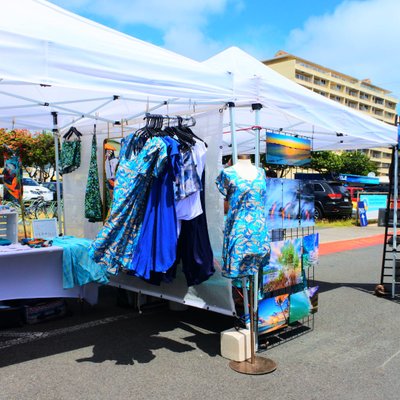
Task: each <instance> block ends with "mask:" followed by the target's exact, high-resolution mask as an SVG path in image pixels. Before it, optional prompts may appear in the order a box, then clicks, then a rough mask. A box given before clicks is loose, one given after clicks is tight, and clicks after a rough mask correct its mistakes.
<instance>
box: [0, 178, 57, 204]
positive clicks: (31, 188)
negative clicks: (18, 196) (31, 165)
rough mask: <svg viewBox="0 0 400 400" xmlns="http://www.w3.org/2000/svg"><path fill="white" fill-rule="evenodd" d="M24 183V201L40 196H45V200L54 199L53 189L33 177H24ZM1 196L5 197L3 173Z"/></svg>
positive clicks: (0, 186)
mask: <svg viewBox="0 0 400 400" xmlns="http://www.w3.org/2000/svg"><path fill="white" fill-rule="evenodd" d="M22 185H23V192H24V194H23V199H24V201H30V200H35V199H37V198H38V197H40V196H41V197H43V199H44V200H45V201H52V200H53V193H52V191H51V190H49V189H47V188H45V187H44V186H42V185H39V183H38V182H36V181H35V180H34V179H32V178H22ZM0 197H1V198H4V187H3V175H0Z"/></svg>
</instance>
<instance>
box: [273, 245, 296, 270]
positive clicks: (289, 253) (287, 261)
mask: <svg viewBox="0 0 400 400" xmlns="http://www.w3.org/2000/svg"><path fill="white" fill-rule="evenodd" d="M278 262H279V264H281V265H292V266H293V267H297V266H298V265H299V262H300V258H299V256H298V254H297V252H296V249H295V247H294V244H293V243H292V242H289V243H287V244H286V245H285V246H283V247H282V252H281V254H280V256H279V257H278Z"/></svg>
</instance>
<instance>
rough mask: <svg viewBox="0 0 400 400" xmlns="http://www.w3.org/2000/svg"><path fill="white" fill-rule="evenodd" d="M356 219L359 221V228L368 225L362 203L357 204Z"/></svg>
mask: <svg viewBox="0 0 400 400" xmlns="http://www.w3.org/2000/svg"><path fill="white" fill-rule="evenodd" d="M358 219H359V221H360V226H367V225H368V218H367V210H366V209H365V204H364V202H363V201H359V202H358Z"/></svg>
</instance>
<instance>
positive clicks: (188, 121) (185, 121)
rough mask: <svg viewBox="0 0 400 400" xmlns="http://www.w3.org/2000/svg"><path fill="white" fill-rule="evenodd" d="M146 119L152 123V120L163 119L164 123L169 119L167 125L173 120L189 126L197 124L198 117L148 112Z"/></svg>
mask: <svg viewBox="0 0 400 400" xmlns="http://www.w3.org/2000/svg"><path fill="white" fill-rule="evenodd" d="M144 119H145V120H146V121H147V123H150V122H151V121H152V120H153V121H157V120H161V121H162V122H163V123H164V122H165V121H167V125H169V124H170V123H171V122H172V123H177V124H179V125H183V126H186V127H188V128H189V127H191V126H195V125H196V119H195V118H194V117H181V116H179V115H162V114H150V113H146V114H145V117H144Z"/></svg>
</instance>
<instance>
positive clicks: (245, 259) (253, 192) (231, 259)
mask: <svg viewBox="0 0 400 400" xmlns="http://www.w3.org/2000/svg"><path fill="white" fill-rule="evenodd" d="M216 184H217V187H218V189H219V191H220V192H221V193H222V194H223V195H224V196H225V197H226V200H228V203H229V210H228V214H227V217H226V221H225V231H224V244H223V249H222V258H223V261H224V262H223V267H222V271H223V272H222V273H223V275H224V276H226V277H228V278H240V277H244V276H248V275H254V274H255V273H256V272H257V271H258V270H259V269H260V268H261V269H262V268H263V267H264V266H265V265H267V264H268V261H269V253H270V246H269V236H268V232H267V225H266V223H267V219H266V212H265V200H266V196H267V186H266V177H265V173H264V170H262V169H261V168H258V174H257V176H256V178H255V179H254V180H248V179H244V178H241V177H240V176H239V175H238V173H237V172H236V170H235V168H234V167H229V168H226V169H224V170H222V171H221V173H220V174H219V176H218V178H217V180H216Z"/></svg>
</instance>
